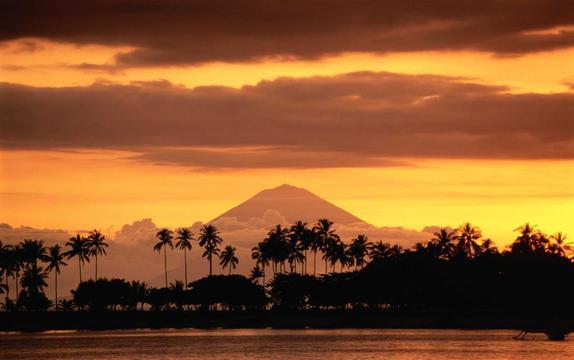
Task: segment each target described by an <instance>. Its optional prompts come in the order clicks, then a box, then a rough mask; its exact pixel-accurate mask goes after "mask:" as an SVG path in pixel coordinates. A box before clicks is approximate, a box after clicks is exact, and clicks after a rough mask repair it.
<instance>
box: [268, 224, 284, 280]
mask: <svg viewBox="0 0 574 360" xmlns="http://www.w3.org/2000/svg"><path fill="white" fill-rule="evenodd" d="M288 236H289V229H286V228H283V227H281V225H279V224H277V225H275V227H274V228H273V229H271V230H270V231H269V232H268V233H267V237H266V238H265V239H264V240H263V242H262V251H263V253H264V254H266V255H267V256H268V258H269V259H270V260H271V261H272V263H273V274H277V273H278V272H279V271H281V272H283V271H284V270H285V269H284V266H285V260H287V259H288V257H289V244H288Z"/></svg>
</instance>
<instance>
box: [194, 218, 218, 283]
mask: <svg viewBox="0 0 574 360" xmlns="http://www.w3.org/2000/svg"><path fill="white" fill-rule="evenodd" d="M197 240H198V241H199V246H201V247H202V248H204V249H205V251H204V252H203V254H202V257H207V259H208V260H209V276H211V275H213V265H212V260H213V255H216V256H219V244H221V243H222V242H223V239H222V238H221V237H220V236H219V230H217V228H216V227H215V226H213V225H211V224H209V225H203V226H202V227H201V230H200V231H199V237H198V238H197Z"/></svg>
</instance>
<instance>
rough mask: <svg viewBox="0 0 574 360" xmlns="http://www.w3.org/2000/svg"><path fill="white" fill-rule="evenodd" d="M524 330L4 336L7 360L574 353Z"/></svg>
mask: <svg viewBox="0 0 574 360" xmlns="http://www.w3.org/2000/svg"><path fill="white" fill-rule="evenodd" d="M516 333H517V332H516V331H498V330H497V331H490V330H486V331H485V330H481V331H467V330H209V331H204V330H158V331H155V330H141V331H106V332H92V331H83V332H51V333H42V334H0V359H2V360H9V359H34V360H39V359H98V360H99V359H233V360H243V359H245V360H247V359H322V360H326V359H345V360H354V359H465V360H466V359H473V360H474V359H489V360H491V359H494V360H495V359H542V358H545V359H553V360H556V359H573V358H574V339H569V340H567V341H565V342H551V341H547V340H546V338H545V336H544V335H538V334H537V335H529V337H530V338H529V339H527V340H525V341H517V340H513V339H512V336H513V335H516Z"/></svg>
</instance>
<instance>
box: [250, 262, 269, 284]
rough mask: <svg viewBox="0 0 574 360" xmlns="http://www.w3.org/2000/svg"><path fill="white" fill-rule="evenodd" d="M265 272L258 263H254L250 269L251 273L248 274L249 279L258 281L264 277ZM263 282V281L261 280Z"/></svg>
mask: <svg viewBox="0 0 574 360" xmlns="http://www.w3.org/2000/svg"><path fill="white" fill-rule="evenodd" d="M264 276H265V274H264V273H263V271H262V270H261V268H260V267H259V265H255V266H254V267H253V269H251V273H250V274H249V280H251V281H253V282H254V283H259V279H260V278H262V277H264ZM263 283H265V281H263Z"/></svg>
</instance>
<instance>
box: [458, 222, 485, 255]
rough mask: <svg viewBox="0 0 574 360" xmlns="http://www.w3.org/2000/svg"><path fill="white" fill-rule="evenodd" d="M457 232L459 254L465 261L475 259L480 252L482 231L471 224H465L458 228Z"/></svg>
mask: <svg viewBox="0 0 574 360" xmlns="http://www.w3.org/2000/svg"><path fill="white" fill-rule="evenodd" d="M457 232H458V235H457V239H458V242H457V244H456V248H457V254H458V255H460V256H462V257H463V258H465V259H471V258H473V257H474V256H475V255H476V254H477V253H478V252H480V243H479V241H480V240H481V239H482V233H481V231H480V229H479V228H477V227H475V226H472V224H470V223H464V224H462V225H461V226H460V227H459V228H458V230H457Z"/></svg>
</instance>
